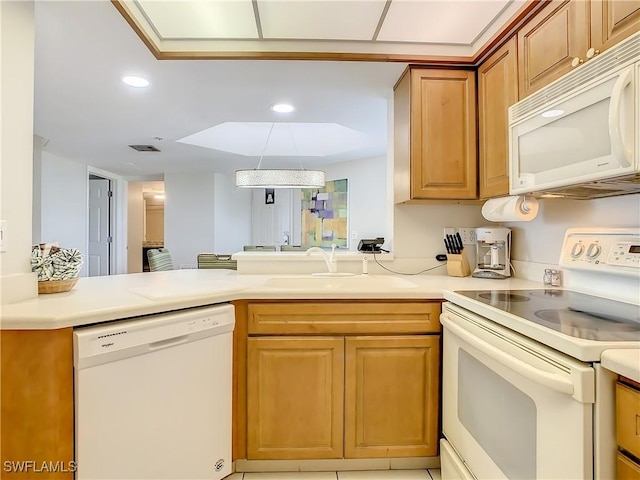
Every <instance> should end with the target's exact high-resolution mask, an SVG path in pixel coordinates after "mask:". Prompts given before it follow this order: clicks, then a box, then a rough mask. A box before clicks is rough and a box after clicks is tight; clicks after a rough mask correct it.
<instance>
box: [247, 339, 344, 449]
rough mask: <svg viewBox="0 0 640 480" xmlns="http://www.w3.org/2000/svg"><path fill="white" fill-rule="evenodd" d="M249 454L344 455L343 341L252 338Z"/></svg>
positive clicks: (250, 355)
mask: <svg viewBox="0 0 640 480" xmlns="http://www.w3.org/2000/svg"><path fill="white" fill-rule="evenodd" d="M247 354H248V358H247V425H248V427H247V458H251V459H289V458H342V450H343V446H342V418H343V412H344V401H343V398H344V340H343V339H342V338H339V337H335V338H332V337H315V338H305V337H290V338H283V337H276V338H250V339H248V341H247Z"/></svg>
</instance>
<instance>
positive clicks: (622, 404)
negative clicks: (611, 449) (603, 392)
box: [616, 382, 640, 457]
mask: <svg viewBox="0 0 640 480" xmlns="http://www.w3.org/2000/svg"><path fill="white" fill-rule="evenodd" d="M616 440H617V441H618V446H619V447H620V448H621V449H623V450H626V451H627V452H629V453H631V454H632V455H634V456H635V457H640V391H638V390H635V389H634V388H631V387H629V386H627V385H624V384H622V383H620V382H618V384H617V385H616Z"/></svg>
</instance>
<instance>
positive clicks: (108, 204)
mask: <svg viewBox="0 0 640 480" xmlns="http://www.w3.org/2000/svg"><path fill="white" fill-rule="evenodd" d="M112 182H113V180H111V179H110V178H105V177H102V176H99V175H96V174H94V173H90V174H89V210H88V212H89V218H88V221H87V225H88V229H89V232H88V238H89V253H88V255H87V257H88V262H87V272H88V275H89V276H90V277H96V276H101V275H111V273H112V271H113V267H112V264H113V231H114V212H115V209H114V205H113V188H112V187H113V184H112Z"/></svg>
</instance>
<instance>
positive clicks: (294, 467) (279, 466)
mask: <svg viewBox="0 0 640 480" xmlns="http://www.w3.org/2000/svg"><path fill="white" fill-rule="evenodd" d="M234 467H235V468H234V471H235V472H335V471H346V470H417V469H422V468H440V457H410V458H336V459H327V460H247V459H236V461H235V462H234Z"/></svg>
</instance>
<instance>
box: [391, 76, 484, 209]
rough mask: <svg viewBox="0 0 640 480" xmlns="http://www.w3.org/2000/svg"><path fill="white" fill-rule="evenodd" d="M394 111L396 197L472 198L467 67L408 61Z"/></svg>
mask: <svg viewBox="0 0 640 480" xmlns="http://www.w3.org/2000/svg"><path fill="white" fill-rule="evenodd" d="M394 116H395V120H394V123H395V147H394V149H395V152H394V153H395V155H394V156H395V202H396V203H400V202H407V201H412V200H463V199H475V198H477V188H476V185H477V154H476V145H477V135H476V87H475V73H474V72H473V71H470V70H461V69H460V70H447V69H438V68H425V67H414V66H411V67H409V68H408V69H407V71H405V73H404V75H403V76H402V77H401V78H400V80H399V81H398V83H397V85H396V88H395V95H394Z"/></svg>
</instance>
